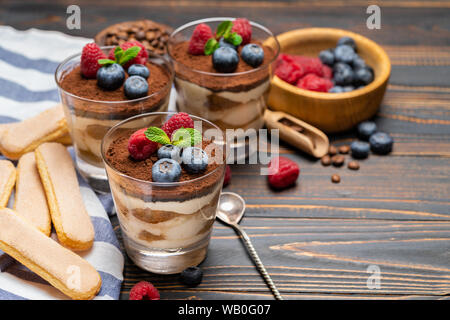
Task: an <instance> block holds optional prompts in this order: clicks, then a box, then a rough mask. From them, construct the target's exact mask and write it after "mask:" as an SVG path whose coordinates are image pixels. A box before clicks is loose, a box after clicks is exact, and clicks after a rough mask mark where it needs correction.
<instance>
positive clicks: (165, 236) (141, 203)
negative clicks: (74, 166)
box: [102, 112, 226, 274]
mask: <svg viewBox="0 0 450 320" xmlns="http://www.w3.org/2000/svg"><path fill="white" fill-rule="evenodd" d="M172 114H173V113H169V112H156V113H148V114H143V115H139V116H135V117H132V118H130V119H127V120H125V121H122V122H120V123H119V124H117V125H116V126H114V127H112V128H111V129H110V130H109V131H108V133H107V134H106V135H105V137H104V138H103V142H102V157H103V161H104V163H105V168H106V172H107V175H108V181H109V185H110V188H111V194H112V196H113V200H114V205H115V208H116V212H117V216H118V218H119V223H120V229H121V232H122V235H123V239H124V244H125V249H126V251H127V254H128V256H129V257H130V258H131V259H132V260H133V261H134V263H135V264H136V265H138V266H139V267H141V268H143V269H145V270H148V271H151V272H154V273H161V274H171V273H179V272H181V271H182V270H184V269H186V268H187V267H190V266H196V265H198V264H199V263H200V262H202V261H203V260H204V259H205V257H206V253H207V249H208V244H209V239H210V235H211V231H212V227H213V224H214V221H215V217H216V209H217V205H218V202H219V196H220V192H221V190H222V185H223V177H224V173H225V148H226V144H225V143H224V141H225V138H224V135H223V132H222V131H221V130H220V129H219V128H218V127H217V126H215V125H214V124H212V123H211V122H209V121H206V120H204V119H201V118H198V117H194V116H191V118H192V119H193V121H194V127H195V128H196V129H197V130H199V131H201V132H202V136H203V142H202V148H203V149H204V150H205V152H207V153H208V154H209V160H210V161H209V163H208V166H207V168H206V171H204V172H202V173H195V174H194V173H189V172H187V171H184V169H183V172H182V175H181V178H180V181H178V182H165V183H161V182H153V181H152V179H151V176H149V174H151V172H152V169H151V168H152V166H153V163H154V162H155V161H156V160H157V157H156V156H155V155H153V156H151V157H150V158H148V159H146V160H141V161H136V160H133V159H131V158H130V156H129V153H128V149H127V143H128V139H129V137H130V136H131V134H132V133H133V132H135V131H137V130H139V129H142V128H146V127H150V126H156V127H161V126H162V124H163V123H165V122H166V120H167V119H168V118H169V117H170V116H171V115H172ZM209 152H210V153H209ZM153 157H154V158H155V159H153Z"/></svg>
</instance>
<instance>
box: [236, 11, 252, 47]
mask: <svg viewBox="0 0 450 320" xmlns="http://www.w3.org/2000/svg"><path fill="white" fill-rule="evenodd" d="M231 32H236V33H237V34H239V35H240V36H241V37H242V43H241V45H246V44H247V43H250V41H251V40H252V26H251V25H250V22H249V21H248V20H247V19H245V18H237V19H236V20H234V21H233V27H232V28H231Z"/></svg>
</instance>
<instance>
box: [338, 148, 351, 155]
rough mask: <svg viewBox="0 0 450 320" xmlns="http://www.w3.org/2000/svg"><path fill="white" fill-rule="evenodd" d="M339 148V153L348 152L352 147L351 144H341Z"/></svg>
mask: <svg viewBox="0 0 450 320" xmlns="http://www.w3.org/2000/svg"><path fill="white" fill-rule="evenodd" d="M338 150H339V153H342V154H347V153H349V152H350V147H349V146H340V147H339V149H338Z"/></svg>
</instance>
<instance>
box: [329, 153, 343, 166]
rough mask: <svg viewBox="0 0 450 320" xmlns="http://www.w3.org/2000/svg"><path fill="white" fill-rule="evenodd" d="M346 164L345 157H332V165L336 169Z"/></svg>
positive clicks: (338, 155)
mask: <svg viewBox="0 0 450 320" xmlns="http://www.w3.org/2000/svg"><path fill="white" fill-rule="evenodd" d="M344 162H345V158H344V156H343V155H340V154H337V155H335V156H332V157H331V163H332V164H333V166H335V167H340V166H342V165H343V164H344Z"/></svg>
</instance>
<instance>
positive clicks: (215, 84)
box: [170, 41, 275, 92]
mask: <svg viewBox="0 0 450 320" xmlns="http://www.w3.org/2000/svg"><path fill="white" fill-rule="evenodd" d="M252 43H255V44H258V45H260V46H261V47H262V48H263V50H264V61H263V63H262V65H261V66H260V67H258V68H256V69H255V68H253V67H252V66H250V65H248V64H247V63H246V62H244V60H242V59H241V58H240V59H239V63H238V66H237V68H236V71H235V73H239V72H246V71H251V70H255V71H254V72H251V73H248V74H243V75H236V76H220V75H227V74H226V73H219V72H217V71H216V70H215V69H214V67H213V64H212V56H205V55H191V54H190V53H189V52H188V47H189V42H188V41H184V42H179V43H176V44H173V45H172V46H171V48H170V53H171V55H172V56H173V58H174V60H175V61H176V62H177V63H175V72H176V76H177V77H179V78H181V79H184V80H188V81H191V82H193V83H196V84H198V85H200V86H203V87H205V88H208V89H211V90H212V91H223V90H227V91H235V92H238V91H242V90H249V89H251V88H253V87H256V86H257V85H259V84H260V83H262V82H263V81H265V80H267V79H268V78H269V72H270V70H269V68H268V67H269V66H268V64H269V63H270V62H271V61H272V60H273V59H274V56H275V53H274V52H273V50H272V49H271V48H270V47H267V46H263V45H262V44H261V42H259V41H252ZM241 50H242V47H239V49H238V51H239V54H240V51H241ZM195 70H197V71H203V72H209V73H215V74H217V76H213V75H205V74H201V73H198V72H195ZM230 75H232V73H231V74H230Z"/></svg>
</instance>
